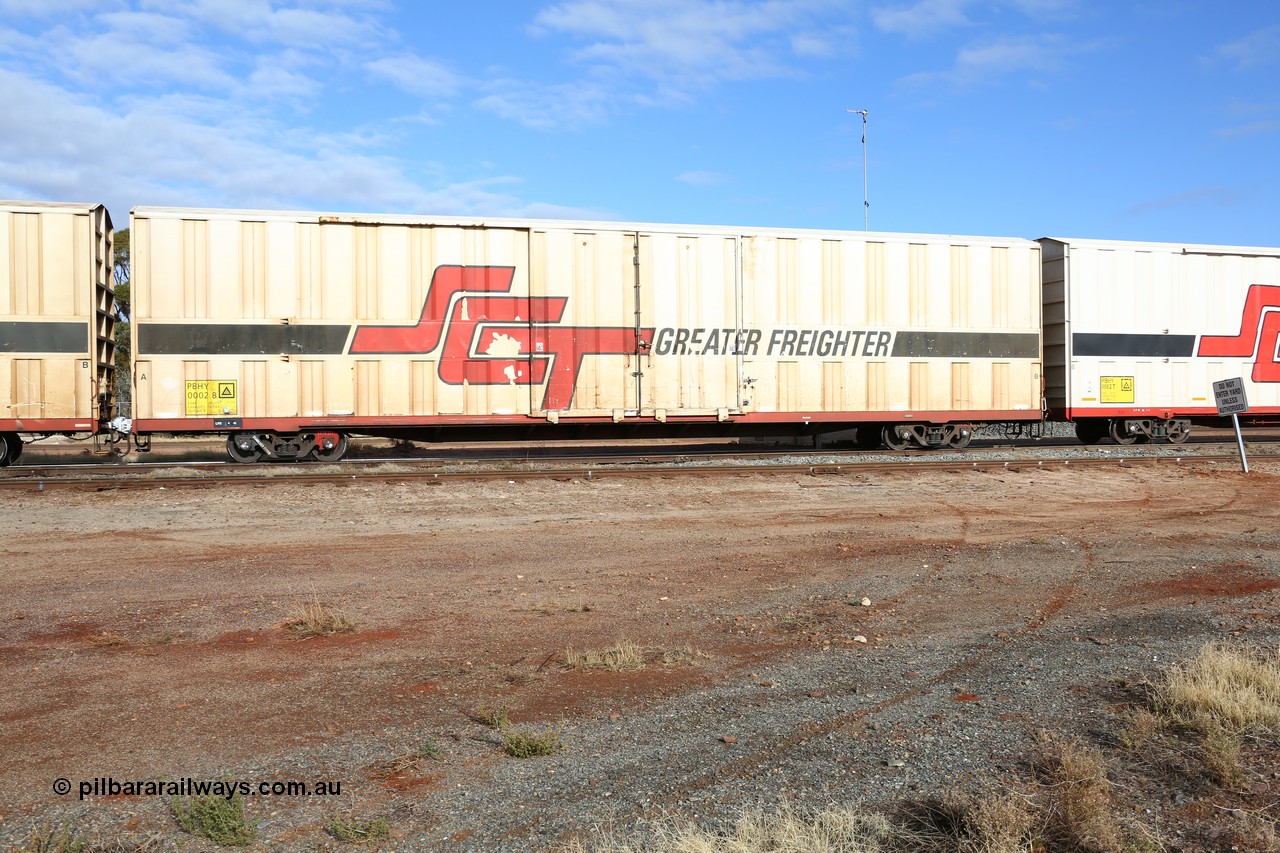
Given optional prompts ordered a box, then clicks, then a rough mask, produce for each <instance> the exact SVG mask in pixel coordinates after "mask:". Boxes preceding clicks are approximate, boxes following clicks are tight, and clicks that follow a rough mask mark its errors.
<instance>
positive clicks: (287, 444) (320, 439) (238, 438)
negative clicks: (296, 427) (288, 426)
mask: <svg viewBox="0 0 1280 853" xmlns="http://www.w3.org/2000/svg"><path fill="white" fill-rule="evenodd" d="M346 452H347V437H346V436H345V435H343V434H342V433H340V432H331V431H316V432H295V433H277V432H259V431H245V432H235V433H232V434H231V435H229V436H227V455H228V456H230V457H231V459H232V460H233V461H235V462H245V463H248V462H257V461H259V460H261V459H273V460H280V461H286V460H297V459H307V458H312V459H317V460H319V461H321V462H337V461H338V460H339V459H341V458H342V457H343V455H344V454H346Z"/></svg>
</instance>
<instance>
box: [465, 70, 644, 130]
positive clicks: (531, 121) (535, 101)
mask: <svg viewBox="0 0 1280 853" xmlns="http://www.w3.org/2000/svg"><path fill="white" fill-rule="evenodd" d="M485 90H486V91H488V92H490V94H488V95H485V96H484V97H481V98H479V99H478V100H477V101H476V102H475V106H476V107H477V108H479V109H482V110H485V111H486V112H491V113H494V114H495V115H498V116H501V117H502V118H505V119H508V120H510V121H515V122H518V123H520V124H523V125H524V126H526V127H531V128H534V129H535V130H578V129H580V128H583V127H586V126H588V125H593V124H599V123H602V122H604V121H605V120H606V119H607V118H608V117H609V116H610V115H611V114H612V112H613V110H615V109H616V108H617V107H618V104H619V102H620V101H621V100H622V98H621V96H617V95H615V94H614V93H613V92H612V91H611V90H609V89H608V88H607V87H605V86H602V85H599V84H596V83H592V82H581V83H564V84H559V85H553V86H537V85H533V84H530V83H527V82H524V81H519V80H497V81H494V82H492V83H489V84H486V85H485Z"/></svg>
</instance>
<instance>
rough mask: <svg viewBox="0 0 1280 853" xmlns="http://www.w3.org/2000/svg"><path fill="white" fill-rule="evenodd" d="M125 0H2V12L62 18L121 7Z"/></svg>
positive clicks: (30, 16)
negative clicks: (73, 13) (68, 15)
mask: <svg viewBox="0 0 1280 853" xmlns="http://www.w3.org/2000/svg"><path fill="white" fill-rule="evenodd" d="M123 5H124V0H115V1H114V2H112V0H0V12H2V13H4V14H5V15H12V16H14V17H24V18H60V17H62V16H64V15H67V14H69V13H71V12H89V11H93V10H98V11H102V10H104V9H112V8H119V7H121V6H123Z"/></svg>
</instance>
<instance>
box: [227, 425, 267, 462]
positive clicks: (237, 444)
mask: <svg viewBox="0 0 1280 853" xmlns="http://www.w3.org/2000/svg"><path fill="white" fill-rule="evenodd" d="M227 455H228V456H230V457H231V460H232V461H233V462H257V461H258V460H259V459H261V458H262V448H260V447H258V443H257V442H256V441H254V440H253V435H252V434H251V433H247V432H241V433H236V434H234V435H229V436H227Z"/></svg>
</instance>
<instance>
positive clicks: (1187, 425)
mask: <svg viewBox="0 0 1280 853" xmlns="http://www.w3.org/2000/svg"><path fill="white" fill-rule="evenodd" d="M1168 436H1169V443H1170V444H1185V443H1186V441H1187V439H1188V438H1190V437H1191V421H1169V427H1168Z"/></svg>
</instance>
